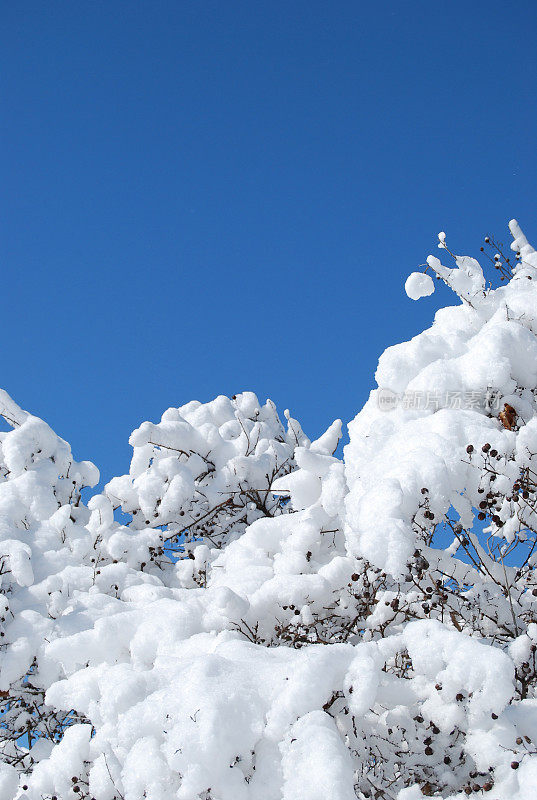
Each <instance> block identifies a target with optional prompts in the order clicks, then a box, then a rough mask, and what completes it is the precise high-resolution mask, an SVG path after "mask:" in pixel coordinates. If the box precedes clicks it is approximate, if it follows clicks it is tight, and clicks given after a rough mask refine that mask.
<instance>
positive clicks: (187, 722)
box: [0, 221, 537, 800]
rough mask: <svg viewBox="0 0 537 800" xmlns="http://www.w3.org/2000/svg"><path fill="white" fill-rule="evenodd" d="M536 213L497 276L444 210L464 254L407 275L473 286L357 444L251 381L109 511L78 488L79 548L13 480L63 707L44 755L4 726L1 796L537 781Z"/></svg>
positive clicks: (174, 433) (381, 386) (138, 464)
mask: <svg viewBox="0 0 537 800" xmlns="http://www.w3.org/2000/svg"><path fill="white" fill-rule="evenodd" d="M511 230H512V233H513V236H514V242H513V244H512V248H513V251H514V252H515V253H516V256H513V257H509V260H508V259H507V257H505V256H504V255H503V254H502V252H501V250H500V248H498V247H497V246H495V245H494V250H500V252H498V253H496V254H495V255H493V257H492V259H491V260H492V261H493V263H494V265H495V266H496V267H497V270H498V274H499V275H500V276H501V278H502V279H503V282H504V285H501V286H500V287H499V288H496V289H493V288H492V287H491V286H490V284H487V281H486V279H485V277H484V272H483V270H482V268H481V266H480V265H479V263H478V262H477V261H476V260H475V259H471V258H469V257H458V256H452V255H451V251H450V249H449V248H448V244H447V241H446V237H445V234H440V237H439V239H440V244H439V246H440V247H441V249H442V250H443V251H445V252H446V253H447V255H448V256H449V257H450V258H452V259H453V263H452V264H450V266H444V265H443V264H442V263H441V262H440V260H439V259H437V258H436V257H432V256H431V257H430V258H429V259H428V267H427V271H426V275H425V277H426V278H427V280H425V279H422V278H420V277H419V276H418V277H416V275H414V276H412V278H411V280H410V282H407V291H408V293H409V295H410V296H411V297H415V298H418V297H421V296H424V295H427V294H430V290H431V287H434V281H433V282H432V283H431V281H430V280H428V278H429V275H430V273H432V275H433V276H435V277H436V278H438V279H439V280H443V281H444V282H445V283H447V284H448V285H449V286H450V287H451V288H452V289H453V290H454V291H455V292H456V294H457V295H458V296H459V298H460V300H461V304H460V305H457V306H454V307H452V308H446V309H443V310H442V311H440V312H438V314H437V315H436V317H435V321H434V324H433V325H432V327H431V328H430V329H429V330H427V331H425V332H424V333H422V334H420V335H419V336H417V337H415V338H414V339H413V340H412V341H411V342H407V343H404V344H401V345H397V346H396V347H393V348H389V349H388V350H387V351H386V352H385V353H384V354H383V356H382V357H381V359H380V362H379V368H378V370H377V376H376V377H377V384H378V388H377V389H375V390H374V391H373V392H372V393H371V396H370V399H369V400H368V402H367V403H366V405H365V406H364V408H363V409H362V411H361V412H360V413H359V414H358V415H357V417H356V418H355V420H354V421H353V422H352V423H351V425H350V442H349V444H348V445H347V447H346V448H345V451H344V459H343V461H342V460H339V459H337V458H335V457H334V455H333V453H334V450H335V447H336V445H337V442H338V439H339V430H340V426H339V423H335V424H334V425H333V426H331V427H330V428H329V429H328V431H327V432H326V433H325V434H324V435H323V436H322V437H321V438H320V439H318V440H317V441H316V442H313V443H311V442H310V441H309V440H308V439H306V437H305V436H304V435H303V434H302V432H301V430H300V428H299V426H298V423H296V422H295V421H293V420H290V419H288V422H289V425H288V428H287V430H285V429H284V428H283V427H282V426H281V424H280V422H279V419H278V417H277V415H276V412H275V409H274V407H273V406H272V404H270V403H267V404H266V405H265V406H262V407H261V406H260V405H259V403H258V402H257V399H256V398H255V396H253V395H251V394H244V395H239V396H237V398H234V399H232V400H229V399H227V398H217V399H216V400H215V401H213V402H212V403H207V404H205V405H201V404H198V403H193V404H192V403H191V404H188V405H187V406H183V407H181V408H179V409H175V410H170V411H168V412H166V414H165V415H164V417H163V420H162V422H161V423H159V424H158V425H152V424H150V423H144V425H142V426H141V428H139V429H138V431H136V432H135V433H134V434H133V436H132V439H131V443H132V445H133V447H134V456H133V461H132V464H131V469H130V473H129V475H126V476H123V477H121V478H116V479H114V480H113V481H111V482H110V483H109V484H108V486H107V487H106V488H105V492H104V494H102V495H97V496H95V497H94V498H92V500H91V501H90V502H89V510H86V509H84V507H83V506H82V505H81V503H80V500H79V498H78V497H77V496H76V495H75V496H74V497H73V500H74V503H71V500H70V499H69V500H66V498H65V497H64V498H63V499H62V503H63V505H65V504H66V503H68V504H69V503H71V505H72V506H73V507H74V508H76V509H79V510H78V511H76V512H74V513H73V517H74V518H75V520H76V524H75V523H72V525H74V526H75V531H74V532H73V530H72V529H71V528H69V530H68V531H67V532H68V534H69V538H67V539H65V540H64V542H63V544H65V543H66V542H67V543H68V544H67V546H66V548H65V551H66V552H65V553H64V550H63V549H62V547H56V545H55V546H54V548H52V547H51V548H49V549H50V550H53V551H54V552H56V551H57V553H58V555H57V556H54V558H52V557H49V556H48V555H47V553H48V550H45V549H44V548H41V549H39V547H38V546H37V544H35V546H34V540H35V542H36V543H37V542H39V541H40V538H39V532H38V530H37V529H36V528H35V526H34V528H31V529H28V532H27V533H28V535H26V533H21V536H20V537H14V536H13V535H12V534H13V530H12V529H13V527H14V525H15V523H14V522H13V520H15V519H18V518H19V517H21V519H22V516H21V515H24V518H25V519H26V517H27V514H28V512H27V511H26V510H25V509H26V505H28V506H31V502H30V497H29V495H26V496H24V502H23V501H22V500H23V495H22V494H21V495H20V496H19V495H15V494H13V493H12V495H11V494H10V497H11V496H12V497H13V499H12V500H11V501H10V502H11V504H12V505H11V506H6V508H7V509H8V510H7V511H6V516H5V519H6V531H9V532H10V537H8V536H7V534H6V537H5V538H6V540H7V541H9V540H10V538H11V539H17V540H19V539H20V542H21V546H22V545H26V546H27V547H28V548H31V553H30V555H31V563H32V567H33V569H34V573H35V570H36V569H41V570H42V571H43V574H44V575H46V580H47V581H49V582H50V581H51V580H52V579H51V578H50V577H49V576H51V575H53V576H54V580H56V581H58V582H59V584H60V585H61V588H60V590H59V592H60V596H59V598H58V599H57V600H56V601H55V602H56V605H55V606H54V616H55V619H54V620H53V621H51V620H50V617H49V616H48V613H49V612H48V609H49V605H47V604H49V603H51V602H52V601H50V600H49V599H46V598H45V596H44V594H45V593H44V592H41V593H40V594H39V603H40V604H41V605H39V604H38V605H37V606H36V608H37V614H38V616H36V617H34V616H32V614H30V615H28V611H31V612H32V613H34V606H33V605H32V603H34V605H35V602H36V601H35V600H33V599H32V597H33V596H31V593H32V592H34V593H35V592H37V589H34V583H35V580H34V578H32V577H31V576H30V574H29V573H25V569H26V567H25V564H26V562H25V561H24V557H23V554H24V553H27V554H28V553H29V550H26V549H24V548H23V550H22V551H21V550H19V551H16V550H15V551H13V564H11V558H12V556H11V552H12V551H11V550H8V546H7V545H6V548H5V549H6V553H7V554H8V555H7V556H6V559H7V558H9V566H8V569H9V570H10V573H9V575H10V577H9V581H10V582H11V583H12V582H13V581H14V580H15V578H16V575H17V574H18V575H19V577H20V578H21V581H23V577H21V576H22V575H23V574H24V575H26V577H25V578H24V580H26V581H27V583H26V584H25V585H26V587H27V588H24V587H23V586H21V584H20V583H17V587H16V590H13V589H11V588H10V587H11V583H10V584H9V587H8V588H7V590H6V591H5V592H4V596H5V597H6V598H7V599H9V602H10V603H11V599H10V595H11V593H13V595H14V596H15V595H16V596H17V598H18V606H17V614H18V615H19V616H20V617H21V618H22V619H23V620H25V623H24V624H25V625H26V627H27V628H28V630H30V631H31V632H32V634H31V635H32V637H33V641H34V642H36V643H37V642H39V646H37V644H36V645H34V649H35V654H34V658H35V663H36V664H38V666H39V669H38V673H39V674H40V675H41V676H42V677H41V679H40V680H41V683H40V687H41V689H40V690H41V692H44V691H45V690H46V697H45V699H46V709H47V714H49V715H50V714H53V715H56V717H57V718H58V719H59V720H63V722H62V724H60V725H59V726H57V731H56V734H55V737H56V738H55V740H58V743H57V744H52V746H50V745H48V746H47V748H45V750H43V753H41V754H40V757H39V758H35V759H33V761H31V760H29V757H28V756H27V755H26V754H24V755H23V756H22V758H21V762H20V765H19V764H15V762H14V761H13V760H11V761H10V757H9V753H7V751H6V753H7V755H6V756H4V758H3V761H4V765H3V766H2V768H1V769H0V788H1V790H2V792H3V795H1V796H2V797H3V796H4V795H5V797H6V800H12V798H20V797H27V798H30V800H51V798H53V797H54V798H57V800H71V798H74V797H79V798H83V800H87V799H88V798H92V797H93V798H95V800H144V799H145V800H171V798H177V799H178V800H317V799H318V800H321V798H322V800H326V798H330V800H355V798H358V800H366V798H367V799H368V800H369V798H381V799H384V798H386V799H387V800H417V799H418V798H421V797H423V796H433V797H443V798H446V800H447V799H448V798H449V799H450V800H454V799H455V798H459V799H460V798H463V797H468V796H469V797H472V796H473V797H475V798H477V797H481V796H483V795H485V796H490V797H491V798H493V799H494V798H495V800H528V798H532V797H534V796H536V790H535V787H536V786H537V749H536V742H537V670H536V660H535V653H536V652H537V576H536V574H535V565H536V561H537V553H536V548H537V519H536V518H535V514H536V513H537V466H536V461H537V414H536V410H537V405H536V397H535V395H536V392H537V310H536V309H537V286H536V281H537V254H536V253H535V251H534V250H533V248H531V246H530V245H529V244H528V242H527V240H526V239H525V237H524V236H523V234H522V232H521V231H520V228H519V227H518V225H517V223H516V222H515V221H512V223H511ZM5 403H6V410H7V411H8V412H9V409H15V411H14V415H15V416H16V415H17V414H20V415H23V412H20V411H19V410H18V409H16V407H14V405H13V404H11V405H10V401H9V400H8V398H6V399H5ZM8 416H9V414H8ZM21 418H22V417H21ZM24 419H26V417H24ZM30 419H34V418H30ZM15 423H16V424H17V425H20V422H17V420H15ZM40 424H41V425H44V423H40ZM47 430H48V429H47ZM16 433H17V429H16V430H15V431H13V432H11V433H9V434H7V435H6V434H4V435H3V436H4V437H5V439H3V441H2V447H3V452H4V457H5V452H6V451H5V445H4V442H5V440H6V439H8V438H9V437H10V436H11V437H13V436H14V435H15V434H16ZM51 436H53V435H52V434H51ZM26 441H27V439H25V438H23V439H22V440H21V443H20V449H21V451H22V453H21V454H19V444H17V441H16V440H15V439H13V438H12V439H11V444H12V446H11V450H10V447H9V445H8V453H10V455H9V456H8V457H9V458H10V459H11V462H10V463H12V464H14V463H18V464H22V465H24V464H26V465H27V464H28V459H27V456H25V455H24V453H28V452H29V451H28V447H27V445H25V444H24V442H26ZM51 441H52V440H51ZM54 441H56V439H54ZM58 441H61V440H58ZM63 446H65V445H64V443H62V447H63ZM55 447H59V445H55ZM25 448H26V449H25ZM43 453H48V450H43ZM44 457H45V458H48V457H49V456H48V455H47V456H44ZM66 458H67V461H69V460H70V455H69V456H68V457H67V456H66ZM67 461H66V462H65V463H66V464H67ZM55 469H56V468H55ZM66 469H67V467H65V468H64V469H63V470H61V471H60V472H61V474H62V475H64V474H65V472H66ZM72 469H74V467H73V468H72ZM54 471H55V470H54ZM6 476H7V477H8V478H9V476H8V475H7V473H6ZM42 478H43V479H42V481H41V483H40V484H39V485H40V486H42V489H41V490H40V491H43V492H44V493H45V494H46V493H47V492H50V491H52V492H54V490H51V489H50V486H55V485H56V484H55V483H54V482H55V481H57V475H56V477H53V475H52V472H50V471H49V472H47V473H46V476H45V473H43V476H42ZM10 482H13V480H10ZM2 486H3V484H0V489H1V488H2ZM25 503H26V505H25ZM34 504H35V503H34ZM119 506H121V509H122V510H123V511H124V512H125V513H126V514H127V515H130V521H127V523H126V524H124V525H121V524H119V523H118V522H115V521H114V509H115V508H118V507H119ZM10 508H11V509H12V510H11V511H10V510H9V509H10ZM0 513H1V514H2V517H4V511H3V506H2V504H1V496H0ZM39 513H40V514H41V516H42V517H43V518H44V517H45V516H46V519H47V521H48V523H47V524H50V519H51V518H52V516H53V513H52V506H51V509H50V512H49V510H48V509H47V511H46V514H45V511H40V512H39ZM56 513H57V512H56ZM9 514H11V516H9ZM17 515H18V516H17ZM77 515H79V516H77ZM73 542H74V544H73ZM62 546H63V545H62ZM17 553H18V554H17ZM168 556H171V557H168ZM177 556H179V559H178V560H177V561H176V558H177ZM17 559H18V560H17ZM92 559H93V560H92ZM34 561H35V564H34ZM52 562H53V563H54V569H53V568H52V566H51V563H52ZM175 562H176V563H175ZM21 564H22V565H23V566H22V572H21V566H20V565H21ZM65 570H67V571H68V572H67V573H66V574H68V576H69V580H70V582H69V584H68V586H69V588H68V589H67V588H66V587H67V581H66V579H64V578H63V577H62V579H61V581H60V579H59V578H58V577H57V576H58V575H61V576H63V572H64V571H65ZM69 570H70V571H69ZM16 580H17V581H18V578H17V579H16ZM112 581H113V583H112ZM47 585H52V584H47ZM46 597H47V598H48V597H49V595H48V594H47V595H46ZM10 607H11V606H10ZM13 613H14V612H13ZM17 614H15V619H16V617H17ZM42 620H44V622H43V621H42ZM45 623H46V624H47V625H49V627H48V628H46V630H45V628H44V627H43V628H40V627H39V626H40V625H44V624H45ZM13 624H15V623H13ZM41 630H43V631H44V633H39V632H40V631H41ZM6 634H9V635H8V636H6V639H7V641H6V645H5V646H4V648H5V653H6V654H9V651H10V648H11V649H13V645H14V642H15V641H16V640H15V638H14V637H13V636H12V635H11V634H10V633H9V630H8V629H6ZM40 636H41V639H40V638H39V637H40ZM15 650H16V648H15ZM3 658H4V655H2V659H3ZM10 658H11V656H9V655H8V656H7V660H6V661H5V663H6V664H8V665H9V663H10V661H9V659H10ZM32 663H33V662H32ZM3 664H4V662H3V661H2V660H0V668H2V667H3ZM19 667H20V668H19V669H18V671H16V672H17V675H18V677H17V680H18V681H19V684H20V683H23V682H24V680H25V677H21V675H23V673H24V675H25V676H26V675H27V673H28V670H29V669H30V667H28V665H26V666H24V665H23V664H22V661H21V663H20V665H19ZM25 670H26V672H24V671H25ZM1 674H2V672H0V675H1ZM19 684H13V686H15V685H17V686H19ZM5 685H6V687H7V683H6V684H5ZM0 688H2V687H0ZM9 691H12V684H10V685H9ZM67 719H68V721H69V724H68V722H66V721H65V720H67ZM0 724H1V723H0ZM10 724H11V723H10V722H9V721H8V723H7V725H6V727H5V730H6V731H8V730H11V729H10V728H9V725H10ZM62 733H63V738H61V736H62ZM36 735H39V736H41V737H44V736H45V735H44V734H43V733H39V734H36ZM53 738H54V737H53ZM49 739H50V737H49ZM60 739H61V741H60ZM40 741H41V739H40ZM17 747H18V748H19V749H20V751H21V753H23V752H24V753H26V751H23V749H22V745H21V744H20V743H19V744H18V745H17ZM34 762H35V764H34ZM37 762H38V763H37ZM15 766H19V768H21V767H22V769H23V775H22V777H21V778H20V780H19V779H18V778H17V776H16V772H15V768H14V767H15ZM32 767H33V769H32ZM30 770H31V771H30ZM488 792H491V794H490V795H488V794H487V793H488Z"/></svg>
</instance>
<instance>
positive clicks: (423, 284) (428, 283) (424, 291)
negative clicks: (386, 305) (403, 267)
mask: <svg viewBox="0 0 537 800" xmlns="http://www.w3.org/2000/svg"><path fill="white" fill-rule="evenodd" d="M405 292H406V293H407V295H408V296H409V297H410V299H411V300H419V299H420V297H429V295H431V294H432V293H433V292H434V282H433V279H432V278H431V276H430V275H427V274H426V273H423V272H412V274H411V275H409V276H408V278H407V279H406V283H405Z"/></svg>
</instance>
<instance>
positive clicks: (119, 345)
mask: <svg viewBox="0 0 537 800" xmlns="http://www.w3.org/2000/svg"><path fill="white" fill-rule="evenodd" d="M1 8H2V12H1V19H0V42H1V48H0V49H1V55H0V60H1V63H0V92H1V114H0V133H1V151H0V168H1V174H0V178H1V182H2V191H1V198H2V200H1V209H0V216H1V223H0V224H1V254H2V278H3V280H2V289H3V293H2V298H3V299H2V347H1V351H0V359H1V381H0V384H1V386H3V387H5V388H6V389H7V390H8V391H9V392H10V393H11V394H12V395H13V397H14V398H15V399H16V400H17V401H18V402H19V403H20V404H21V405H23V406H24V407H25V408H27V409H28V410H31V411H32V412H34V413H36V414H38V415H40V416H42V417H44V418H45V419H46V420H47V421H48V422H49V423H50V424H51V425H52V426H53V427H54V428H55V429H56V430H57V431H58V433H60V434H61V435H62V436H64V437H65V438H66V439H68V440H69V441H70V442H71V443H72V445H73V448H74V452H75V456H76V457H77V458H79V459H80V458H89V459H92V460H94V461H95V462H96V463H97V465H98V466H99V467H100V468H101V470H102V473H103V477H105V478H109V477H110V476H111V475H112V474H113V473H122V472H124V471H126V469H127V468H128V463H129V459H130V448H129V446H128V443H127V439H128V435H129V433H130V431H131V430H132V429H133V428H134V427H136V426H137V425H138V424H139V423H140V422H141V421H143V420H144V419H153V420H155V419H158V418H159V417H160V414H161V413H162V411H163V410H164V409H166V408H167V407H168V406H170V405H180V404H182V403H184V402H187V401H188V400H190V399H193V398H197V399H200V400H209V399H210V398H212V397H213V396H215V395H217V394H221V393H224V394H233V393H235V392H238V391H241V390H244V389H252V390H254V391H256V392H257V393H258V395H259V396H260V397H261V398H263V399H264V398H265V397H266V396H270V397H271V398H272V399H273V400H274V401H276V402H277V404H278V407H279V408H280V409H281V410H283V409H284V408H286V407H289V408H290V409H291V411H292V412H293V414H294V415H296V416H297V417H298V418H299V419H300V420H301V422H302V423H303V426H304V428H305V430H306V431H307V432H308V433H309V434H310V435H316V434H318V433H320V431H321V430H322V429H323V426H325V425H327V424H328V423H329V422H330V421H331V420H332V419H333V418H335V417H337V416H341V417H342V418H343V419H344V420H345V421H349V420H350V419H351V418H352V417H353V416H354V414H355V413H356V411H357V410H358V409H359V408H360V407H361V405H362V404H363V402H364V401H365V399H366V398H367V395H368V392H369V390H370V388H372V387H373V385H374V384H373V372H374V369H375V365H376V362H377V359H378V356H379V354H380V353H381V352H382V351H383V350H384V348H385V347H386V346H388V345H389V344H393V343H395V342H397V341H401V340H403V339H407V338H409V337H410V336H412V335H414V334H415V333H417V332H419V331H420V330H422V329H423V328H424V327H425V326H426V325H428V324H429V323H430V321H431V320H432V317H433V314H434V311H435V309H436V308H437V307H438V306H439V305H441V304H442V305H444V304H446V302H451V299H450V297H449V294H448V293H447V292H446V293H443V292H437V293H436V294H435V295H434V296H433V297H431V298H428V299H426V300H422V301H421V302H420V303H412V301H410V300H408V299H407V298H406V296H405V295H404V292H403V288H402V287H403V283H404V279H405V278H406V276H407V274H408V273H409V272H410V271H412V270H413V269H415V268H416V267H417V265H419V264H421V263H423V261H424V259H425V257H426V255H427V254H428V253H429V252H436V253H437V252H438V251H436V249H435V246H436V245H435V243H436V234H437V232H438V231H439V230H445V231H447V233H448V242H449V243H450V245H451V246H452V247H453V248H454V249H455V250H457V251H459V252H467V253H474V254H475V253H476V252H478V249H479V246H480V244H481V237H482V236H484V235H485V234H486V233H488V232H493V233H496V234H498V235H499V236H500V238H502V237H503V238H504V240H507V238H508V237H507V232H506V231H507V229H506V222H507V220H508V219H510V218H511V217H513V216H516V217H518V219H519V220H520V222H521V223H522V225H523V226H524V227H525V228H526V230H527V233H528V234H531V235H533V238H534V239H537V219H536V218H535V208H536V196H535V186H536V146H535V142H536V127H537V126H536V123H537V50H536V47H535V34H536V31H537V3H535V2H534V0H526V1H524V0H523V1H522V2H518V3H509V2H498V1H497V0H487V1H486V2H485V1H484V0H483V1H481V0H477V1H475V2H474V1H472V2H468V0H466V1H465V2H462V1H460V0H451V2H442V1H441V0H435V2H430V0H428V2H425V1H424V2H361V1H359V0H355V1H354V2H337V1H336V2H327V1H326V0H325V1H324V2H317V0H308V1H307V2H292V1H291V2H290V1H289V0H286V2H280V0H270V2H265V1H264V0H263V1H259V0H256V2H242V1H238V0H226V1H225V2H224V0H222V1H221V2H214V1H211V2H205V1H204V0H198V2H194V1H189V2H184V1H181V0H173V1H172V0H169V1H168V2H158V0H145V1H144V2H122V0H114V2H101V1H100V0H96V1H93V2H89V1H86V2H82V0H76V1H75V2H73V1H72V0H69V2H65V1H64V0H55V1H54V2H45V0H44V1H43V2H32V1H31V0H30V2H25V3H17V2H15V3H10V2H7V1H6V0H4V2H3V3H2V6H1Z"/></svg>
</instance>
